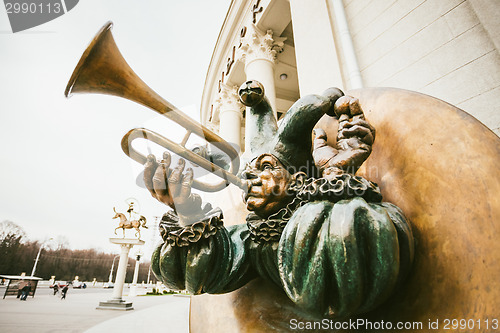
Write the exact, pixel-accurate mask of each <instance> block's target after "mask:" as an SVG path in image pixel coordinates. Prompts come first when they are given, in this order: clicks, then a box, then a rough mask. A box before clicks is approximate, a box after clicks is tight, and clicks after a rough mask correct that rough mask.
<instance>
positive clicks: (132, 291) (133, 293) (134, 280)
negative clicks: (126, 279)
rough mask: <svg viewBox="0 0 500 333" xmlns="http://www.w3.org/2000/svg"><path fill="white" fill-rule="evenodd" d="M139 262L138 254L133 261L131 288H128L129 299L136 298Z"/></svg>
mask: <svg viewBox="0 0 500 333" xmlns="http://www.w3.org/2000/svg"><path fill="white" fill-rule="evenodd" d="M140 260H141V255H140V254H138V255H137V257H136V260H135V269H134V277H133V278H132V286H130V292H129V295H128V296H129V297H135V296H137V278H138V277H139V263H140Z"/></svg>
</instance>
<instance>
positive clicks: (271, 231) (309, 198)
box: [246, 173, 382, 243]
mask: <svg viewBox="0 0 500 333" xmlns="http://www.w3.org/2000/svg"><path fill="white" fill-rule="evenodd" d="M293 190H295V191H296V193H297V194H296V195H295V197H294V198H293V200H292V201H291V202H290V203H289V204H288V205H287V206H286V207H284V208H282V209H280V210H279V211H278V212H276V213H274V214H273V215H271V216H269V217H268V218H265V219H264V218H262V217H260V216H258V215H257V214H255V213H250V214H248V216H247V219H246V221H247V226H248V229H249V230H250V238H251V239H252V240H253V241H255V242H257V243H267V242H277V241H279V239H280V237H281V233H282V232H283V230H284V229H285V226H286V224H287V223H288V220H290V218H291V217H292V216H293V214H294V213H295V211H296V210H297V209H299V207H301V206H303V205H305V204H306V203H308V202H313V201H322V200H327V201H331V202H338V201H340V200H345V199H350V198H356V197H361V198H363V199H365V200H366V201H368V202H381V201H382V194H381V193H380V188H379V187H378V185H377V184H376V183H374V182H371V181H369V180H367V179H365V178H363V177H360V176H354V175H351V174H348V173H344V174H341V175H337V176H336V177H335V178H333V179H326V178H308V179H307V180H306V181H305V182H304V183H301V184H299V185H298V186H297V187H296V188H294V189H293Z"/></svg>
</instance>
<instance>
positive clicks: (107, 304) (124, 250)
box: [97, 238, 145, 311]
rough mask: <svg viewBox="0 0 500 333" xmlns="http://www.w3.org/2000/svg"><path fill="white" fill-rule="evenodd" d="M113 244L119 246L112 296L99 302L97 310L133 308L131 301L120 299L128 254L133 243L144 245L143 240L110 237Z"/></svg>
mask: <svg viewBox="0 0 500 333" xmlns="http://www.w3.org/2000/svg"><path fill="white" fill-rule="evenodd" d="M109 241H110V242H111V243H113V244H118V245H120V247H121V253H120V261H119V262H118V270H117V272H116V279H115V285H114V288H113V297H112V299H110V300H107V301H104V302H99V306H98V307H97V309H99V310H124V311H127V310H133V309H134V308H133V307H132V302H127V301H125V300H124V299H122V295H123V286H124V284H125V275H126V274H127V263H128V254H129V252H130V249H131V248H132V247H134V245H144V243H145V242H144V241H143V240H140V239H137V238H110V239H109Z"/></svg>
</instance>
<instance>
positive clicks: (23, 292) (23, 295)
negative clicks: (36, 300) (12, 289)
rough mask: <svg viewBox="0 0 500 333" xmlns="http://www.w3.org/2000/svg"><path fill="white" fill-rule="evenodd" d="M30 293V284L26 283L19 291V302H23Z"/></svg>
mask: <svg viewBox="0 0 500 333" xmlns="http://www.w3.org/2000/svg"><path fill="white" fill-rule="evenodd" d="M30 291H31V283H28V284H27V285H25V286H24V287H23V289H21V301H25V300H26V298H28V295H29V293H30Z"/></svg>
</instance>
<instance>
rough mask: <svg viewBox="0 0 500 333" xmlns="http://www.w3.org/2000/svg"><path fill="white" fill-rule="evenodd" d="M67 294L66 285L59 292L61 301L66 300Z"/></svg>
mask: <svg viewBox="0 0 500 333" xmlns="http://www.w3.org/2000/svg"><path fill="white" fill-rule="evenodd" d="M67 292H68V285H65V286H64V288H62V290H61V294H62V296H61V299H66V293H67Z"/></svg>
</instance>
